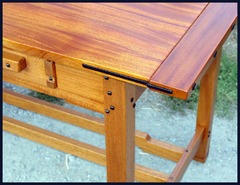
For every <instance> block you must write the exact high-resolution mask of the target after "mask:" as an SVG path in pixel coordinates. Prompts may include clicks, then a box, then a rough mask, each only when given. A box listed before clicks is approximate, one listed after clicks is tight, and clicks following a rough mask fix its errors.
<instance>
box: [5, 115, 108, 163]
mask: <svg viewBox="0 0 240 185" xmlns="http://www.w3.org/2000/svg"><path fill="white" fill-rule="evenodd" d="M3 130H4V131H7V132H10V133H13V134H15V135H18V136H21V137H24V138H27V139H30V140H33V141H35V142H38V143H41V144H44V145H47V146H50V147H52V148H55V149H58V150H60V151H63V152H66V153H70V154H72V155H75V156H80V157H82V158H84V159H86V160H90V161H94V162H96V163H98V164H101V165H105V163H106V160H105V151H104V150H103V149H100V148H98V147H95V146H92V145H89V144H87V143H83V142H81V141H77V140H75V139H71V138H68V137H66V136H62V135H60V134H56V133H54V132H51V131H48V130H45V129H42V128H39V127H36V126H33V125H29V124H26V123H24V122H21V121H18V120H15V119H12V118H9V117H6V116H4V117H3Z"/></svg>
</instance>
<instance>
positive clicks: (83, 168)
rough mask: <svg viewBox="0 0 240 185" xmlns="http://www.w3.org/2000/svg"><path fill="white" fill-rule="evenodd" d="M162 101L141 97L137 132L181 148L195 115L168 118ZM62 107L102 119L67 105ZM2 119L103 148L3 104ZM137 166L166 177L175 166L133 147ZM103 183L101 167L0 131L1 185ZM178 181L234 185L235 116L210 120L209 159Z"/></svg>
mask: <svg viewBox="0 0 240 185" xmlns="http://www.w3.org/2000/svg"><path fill="white" fill-rule="evenodd" d="M3 86H4V87H6V88H9V89H12V90H14V91H17V92H21V93H24V94H25V93H27V92H28V90H26V89H23V88H19V87H16V86H13V85H11V84H8V83H4V85H3ZM162 101H163V100H161V99H160V98H159V94H157V93H154V92H151V91H149V90H147V91H146V92H144V94H143V95H142V97H141V98H140V99H139V101H138V102H137V106H136V127H137V129H138V130H142V131H146V132H148V133H149V134H150V135H151V136H152V137H153V138H155V139H160V140H163V141H168V142H170V143H174V144H176V145H179V146H183V147H185V146H186V145H187V144H188V142H189V141H190V139H191V137H192V135H193V133H194V129H195V120H196V116H195V115H196V111H192V110H187V112H186V114H185V115H182V114H180V113H179V114H172V111H171V110H169V109H168V108H167V107H163V106H162V103H161V102H162ZM153 102H154V104H153ZM143 105H144V106H143ZM64 106H65V107H68V108H71V109H74V110H79V111H83V112H86V113H90V114H91V115H95V116H100V117H101V115H99V114H97V113H93V112H91V111H87V110H83V109H81V108H78V107H76V106H73V105H70V104H65V105H64ZM3 115H5V116H9V117H10V116H11V117H13V118H14V119H18V120H22V121H24V122H27V123H29V124H30V123H31V124H33V125H36V126H39V127H41V128H45V129H48V130H51V131H54V132H56V133H59V134H62V135H65V136H68V137H71V138H74V139H77V140H80V141H83V142H87V143H90V144H92V145H95V146H98V147H101V148H105V140H104V137H103V136H102V135H99V134H96V133H93V132H90V131H87V130H84V129H80V128H77V127H75V126H72V125H69V124H66V123H62V122H60V121H57V120H54V119H51V118H48V117H45V116H42V115H38V114H35V113H33V112H30V111H26V110H23V109H20V108H17V107H14V106H11V105H8V104H6V103H3ZM136 163H138V164H141V165H144V166H146V167H150V168H152V169H155V170H158V171H163V172H165V173H171V171H172V170H173V168H174V167H175V165H176V163H173V162H171V161H168V160H165V159H162V158H160V157H157V156H154V155H150V154H148V153H145V152H143V151H142V150H141V149H139V148H137V147H136ZM105 181H106V168H105V167H103V166H99V165H97V164H95V163H92V162H88V161H85V160H83V159H80V158H78V157H75V156H72V155H69V154H66V153H63V152H60V151H57V150H54V149H52V148H49V147H46V146H43V145H41V144H37V143H34V142H32V141H29V140H26V139H23V138H20V137H18V136H15V135H12V134H9V133H7V132H3V182H105ZM182 182H237V111H236V112H235V116H234V117H232V119H231V120H229V119H223V118H221V119H220V118H218V117H214V120H213V129H212V141H211V147H210V153H209V156H208V159H207V161H206V162H205V163H204V164H203V163H198V162H196V161H192V162H191V164H190V165H189V167H188V169H187V171H186V173H185V175H184V177H183V179H182Z"/></svg>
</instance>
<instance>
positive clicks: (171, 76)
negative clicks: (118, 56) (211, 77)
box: [150, 3, 237, 99]
mask: <svg viewBox="0 0 240 185" xmlns="http://www.w3.org/2000/svg"><path fill="white" fill-rule="evenodd" d="M236 19H237V3H210V4H209V5H208V6H207V7H206V8H205V10H204V11H203V12H202V13H201V14H200V16H199V17H198V19H197V20H196V21H195V22H194V24H193V25H192V26H191V28H190V29H189V30H188V31H187V33H186V34H185V35H184V36H183V38H182V39H181V40H180V42H179V43H178V44H177V46H176V47H175V48H174V49H173V51H172V52H171V53H170V54H169V56H168V57H167V58H166V60H165V61H164V62H163V63H162V64H161V65H160V67H159V69H158V70H156V72H155V73H154V75H153V76H152V77H151V79H150V84H153V85H156V86H159V87H163V88H167V89H170V90H173V93H172V94H171V96H174V97H178V98H182V99H187V98H188V97H189V96H190V94H191V92H192V88H193V86H194V84H195V83H198V82H199V80H200V79H201V77H202V76H203V74H204V73H205V72H206V70H207V69H208V67H209V66H210V64H211V63H212V61H213V56H214V53H215V51H216V50H217V49H218V48H219V47H221V46H222V44H223V43H224V42H225V40H226V39H227V37H228V35H229V34H230V33H231V31H232V26H233V24H235V23H236Z"/></svg>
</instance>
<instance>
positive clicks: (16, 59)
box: [2, 51, 27, 72]
mask: <svg viewBox="0 0 240 185" xmlns="http://www.w3.org/2000/svg"><path fill="white" fill-rule="evenodd" d="M26 66H27V65H26V59H25V58H24V57H23V56H21V55H17V54H13V53H9V52H6V51H3V60H2V67H3V69H7V70H11V71H15V72H20V71H22V70H24V69H25V68H26Z"/></svg>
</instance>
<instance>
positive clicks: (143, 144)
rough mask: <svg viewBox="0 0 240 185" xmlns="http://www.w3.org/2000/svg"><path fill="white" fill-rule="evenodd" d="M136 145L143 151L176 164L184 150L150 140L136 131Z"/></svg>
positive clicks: (149, 137) (142, 133)
mask: <svg viewBox="0 0 240 185" xmlns="http://www.w3.org/2000/svg"><path fill="white" fill-rule="evenodd" d="M135 142H136V145H137V146H139V147H140V148H141V149H142V150H143V151H145V152H148V153H151V154H155V155H158V156H160V157H164V158H166V159H168V160H172V161H174V162H178V161H179V160H180V158H181V157H182V154H183V152H184V148H182V147H179V146H176V145H173V144H170V143H167V142H164V141H160V140H156V139H153V138H151V136H150V135H149V134H147V133H145V132H142V131H138V130H136V139H135Z"/></svg>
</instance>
